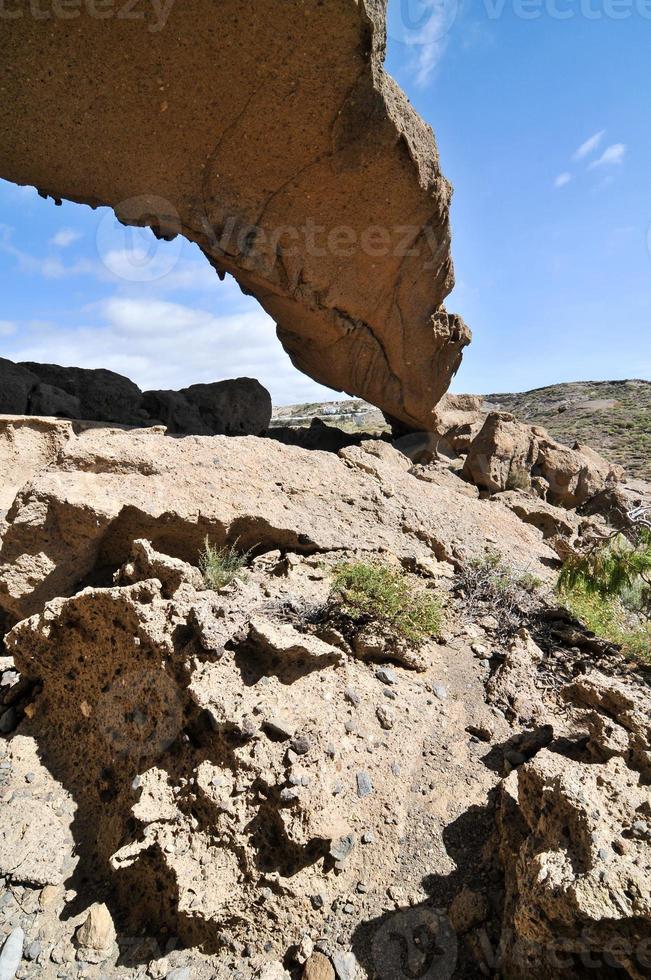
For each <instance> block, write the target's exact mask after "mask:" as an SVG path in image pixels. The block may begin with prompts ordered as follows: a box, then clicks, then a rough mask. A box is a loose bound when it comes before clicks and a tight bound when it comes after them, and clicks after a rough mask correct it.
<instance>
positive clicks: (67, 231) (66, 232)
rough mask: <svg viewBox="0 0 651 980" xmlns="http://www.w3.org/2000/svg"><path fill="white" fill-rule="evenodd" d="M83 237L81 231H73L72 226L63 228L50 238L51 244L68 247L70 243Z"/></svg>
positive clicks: (57, 246)
mask: <svg viewBox="0 0 651 980" xmlns="http://www.w3.org/2000/svg"><path fill="white" fill-rule="evenodd" d="M83 237H84V236H83V235H82V234H81V232H79V231H73V230H72V228H62V229H61V231H58V232H57V233H56V235H54V236H53V237H52V238H51V239H50V245H54V246H56V248H68V246H69V245H72V244H74V242H78V241H79V239H80V238H83Z"/></svg>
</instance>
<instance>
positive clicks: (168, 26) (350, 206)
mask: <svg viewBox="0 0 651 980" xmlns="http://www.w3.org/2000/svg"><path fill="white" fill-rule="evenodd" d="M139 13H142V18H141V17H131V16H125V17H122V16H112V17H108V18H107V17H105V16H102V17H96V16H95V15H94V11H93V10H91V8H87V7H86V6H84V5H82V6H81V7H79V8H77V9H76V10H75V11H74V15H75V16H74V19H71V20H68V19H67V18H66V19H65V20H60V21H58V22H57V24H56V29H53V22H52V20H51V18H50V17H43V18H41V17H32V16H21V17H17V18H13V17H12V18H11V20H10V21H8V22H7V25H6V26H7V29H6V30H5V31H3V32H2V37H1V38H0V61H1V62H2V64H4V65H6V66H7V68H8V70H7V72H6V75H5V78H4V84H5V90H4V93H3V96H4V97H3V99H2V105H1V106H0V175H2V177H4V178H6V179H8V180H12V181H14V182H16V183H22V184H25V183H29V184H33V185H34V186H36V187H37V188H39V190H40V191H42V192H43V193H44V194H49V195H51V196H53V197H54V198H55V199H61V198H68V199H70V200H73V201H82V202H85V203H88V204H91V205H92V206H97V205H102V204H103V205H110V206H111V207H113V208H114V209H115V211H116V214H117V216H118V217H119V219H120V220H121V221H123V222H124V223H126V224H134V225H144V226H149V227H151V228H152V229H153V231H154V233H155V234H156V235H157V236H158V237H159V238H171V237H173V236H174V235H178V234H181V235H184V236H185V237H186V238H188V239H189V240H190V241H193V242H196V243H197V244H198V245H199V246H200V247H201V248H202V249H203V251H204V252H205V254H206V256H207V258H208V260H209V261H210V262H211V263H212V264H213V265H214V266H215V268H216V270H217V271H218V272H219V273H220V274H223V273H224V272H230V273H232V274H233V275H234V276H235V277H236V278H237V280H238V282H239V283H240V285H241V286H242V287H243V288H244V289H245V290H246V291H247V292H251V293H253V295H255V296H256V297H257V298H258V299H259V301H260V303H261V304H262V305H263V307H264V308H265V309H266V310H267V312H268V313H269V314H270V315H271V316H272V317H273V318H274V319H275V321H276V323H277V324H278V336H279V338H280V340H281V342H282V343H283V345H284V347H285V349H286V350H287V351H288V352H289V354H290V356H291V358H292V360H293V361H294V363H295V364H296V366H297V367H298V368H299V369H300V370H302V371H305V372H306V373H308V374H310V375H311V376H312V377H313V378H315V379H316V380H318V381H320V382H323V383H324V384H326V385H329V386H330V387H332V388H335V389H339V390H345V391H348V392H350V393H351V394H360V395H362V396H363V397H365V398H367V399H368V400H369V401H371V402H373V403H374V404H376V405H379V406H380V407H381V408H382V409H383V410H384V411H385V412H386V413H387V414H388V415H389V416H391V417H393V418H395V419H397V420H399V421H400V422H401V423H403V424H405V425H407V426H408V427H410V428H416V429H426V430H431V429H432V428H433V421H432V410H433V408H434V405H435V404H436V402H437V401H438V399H439V398H440V397H441V395H442V394H443V393H444V392H445V390H446V389H447V387H448V384H449V382H450V379H451V377H452V375H453V374H454V372H455V371H456V370H457V368H458V366H459V363H460V358H461V352H462V349H463V347H464V346H465V345H466V344H467V343H468V341H469V331H468V329H467V328H466V326H465V325H464V324H463V322H462V321H461V320H460V319H459V318H458V317H456V316H453V315H451V314H448V313H447V312H446V311H445V310H444V308H443V305H442V304H443V302H444V300H445V298H446V296H447V295H448V294H449V292H450V290H451V289H452V286H453V281H454V280H453V272H452V262H451V259H450V230H449V207H450V197H451V188H450V185H449V184H448V182H447V181H446V180H445V179H444V178H443V177H442V175H441V172H440V167H439V159H438V154H437V150H436V146H435V142H434V137H433V134H432V132H431V130H430V128H429V127H428V126H426V125H425V123H424V122H423V121H422V120H421V119H420V118H419V117H418V116H417V114H416V113H415V111H414V110H413V109H412V107H411V106H410V104H409V102H408V101H407V99H406V97H405V96H404V95H403V94H402V92H401V91H400V90H399V88H398V87H397V85H396V84H395V83H394V82H393V80H392V79H391V78H390V77H389V76H388V75H387V74H386V73H385V72H384V70H383V67H382V63H383V59H384V54H385V46H386V29H385V9H384V4H382V3H380V2H378V0H364V2H357V0H325V2H323V3H318V4H309V5H306V4H304V3H303V2H300V0H287V2H285V3H283V4H280V5H279V4H278V3H277V2H276V0H260V2H256V3H255V5H245V6H244V7H243V6H242V4H241V3H240V2H239V0H225V2H223V3H220V4H218V5H215V4H213V3H211V2H209V0H188V2H185V3H183V4H168V5H160V6H159V7H154V6H152V7H147V8H146V9H144V10H143V11H140V12H139ZM52 16H54V15H52ZM116 78H119V79H120V91H121V95H120V98H119V99H118V98H116V95H115V91H116V90H115V79H116ZM190 90H191V91H192V98H188V92H189V91H190ZM80 120H83V124H80ZM16 127H18V131H17V129H16Z"/></svg>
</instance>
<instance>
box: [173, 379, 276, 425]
mask: <svg viewBox="0 0 651 980" xmlns="http://www.w3.org/2000/svg"><path fill="white" fill-rule="evenodd" d="M180 394H182V395H184V397H185V398H186V399H187V401H188V402H189V403H190V405H191V406H192V407H193V408H196V409H197V411H198V412H199V416H200V418H201V419H202V421H203V422H204V423H205V425H206V426H207V427H208V429H209V430H210V432H211V434H212V435H216V436H246V435H251V436H259V435H262V434H263V433H264V432H266V430H267V429H268V428H269V423H270V422H271V395H270V394H269V392H268V391H267V389H266V388H263V387H262V385H261V384H260V382H259V381H256V380H255V379H253V378H236V379H234V380H231V381H217V382H215V383H214V384H201V385H191V386H190V387H189V388H184V389H183V390H182V391H181V392H180Z"/></svg>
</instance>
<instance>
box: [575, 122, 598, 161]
mask: <svg viewBox="0 0 651 980" xmlns="http://www.w3.org/2000/svg"><path fill="white" fill-rule="evenodd" d="M605 135H606V130H605V129H602V130H600V131H599V132H598V133H595V134H594V135H593V136H591V137H590V138H589V139H587V140H586V141H585V143H581V146H580V147H579V148H578V150H576V152H575V153H574V154H573V156H572V159H573V160H585V158H586V157H588V156H590V154H591V153H594V151H595V150H596V149H597V147H598V146H599V144H600V143H601V141H602V139H603V138H604V136H605Z"/></svg>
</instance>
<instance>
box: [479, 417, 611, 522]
mask: <svg viewBox="0 0 651 980" xmlns="http://www.w3.org/2000/svg"><path fill="white" fill-rule="evenodd" d="M463 473H464V475H465V476H466V477H467V478H468V479H470V480H472V482H473V483H475V485H476V486H478V487H480V488H481V489H484V490H487V491H488V492H489V493H501V492H503V491H504V490H515V489H524V488H525V487H533V488H534V489H535V490H536V491H537V492H539V493H540V494H541V495H542V496H544V497H545V499H546V500H547V501H548V502H549V503H550V504H553V505H555V506H559V507H568V508H575V507H579V506H581V505H582V504H584V503H585V502H586V501H587V500H589V499H590V498H591V497H593V496H595V494H597V493H599V492H600V491H601V490H603V489H604V488H605V487H607V486H609V485H612V484H615V483H617V482H620V481H622V480H623V479H624V470H623V469H622V467H621V466H613V465H612V464H610V463H609V462H607V460H605V459H604V458H603V457H602V456H600V455H599V453H596V452H595V451H594V450H592V449H590V448H589V447H587V446H582V445H580V444H579V443H577V444H576V445H575V446H574V448H572V449H570V448H569V447H568V446H563V445H562V444H561V443H559V442H556V441H555V440H554V439H552V438H551V436H549V435H548V433H547V432H546V431H545V430H544V429H541V428H538V427H537V426H533V427H532V426H528V425H526V424H525V423H523V422H519V421H518V420H517V419H516V418H515V416H513V415H509V414H508V413H507V412H491V413H490V414H489V415H488V416H487V417H486V420H485V422H484V424H483V426H482V428H481V431H480V432H479V433H478V434H477V435H476V436H475V438H474V439H473V440H472V442H471V443H470V446H469V448H468V455H467V457H466V461H465V464H464V468H463Z"/></svg>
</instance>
